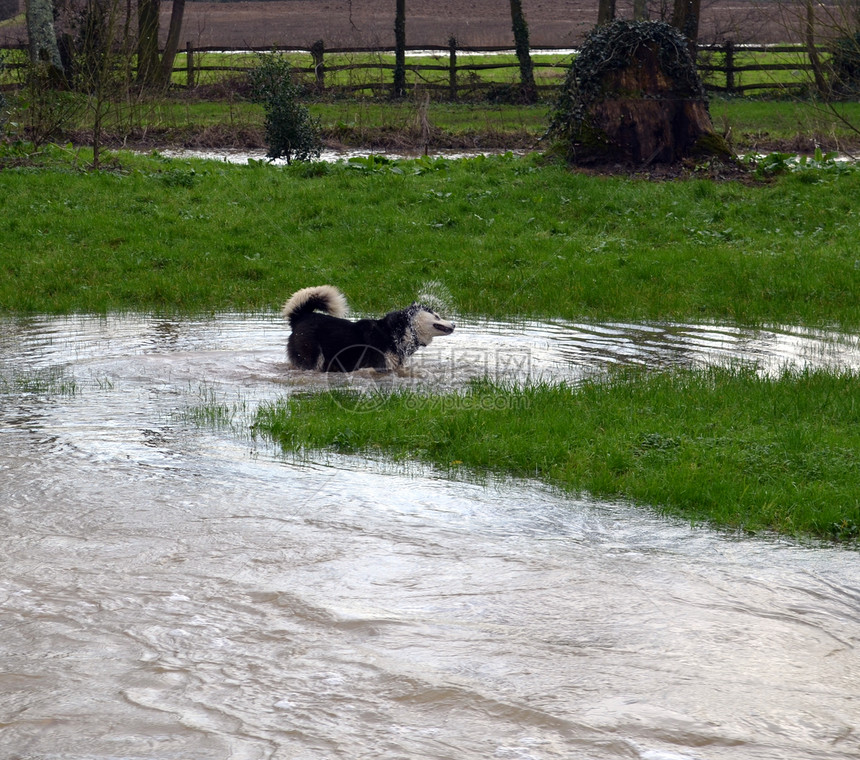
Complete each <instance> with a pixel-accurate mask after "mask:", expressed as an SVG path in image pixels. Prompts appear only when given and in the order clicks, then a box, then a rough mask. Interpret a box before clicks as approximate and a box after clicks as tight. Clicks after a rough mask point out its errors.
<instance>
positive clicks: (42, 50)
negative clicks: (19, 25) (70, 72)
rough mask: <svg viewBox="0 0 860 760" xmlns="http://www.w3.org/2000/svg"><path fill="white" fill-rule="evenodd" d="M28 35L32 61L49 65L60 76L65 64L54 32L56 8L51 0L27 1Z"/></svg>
mask: <svg viewBox="0 0 860 760" xmlns="http://www.w3.org/2000/svg"><path fill="white" fill-rule="evenodd" d="M27 35H28V37H29V39H30V61H31V62H32V63H33V64H36V63H39V62H42V63H47V64H48V65H49V66H50V67H51V68H52V69H54V71H55V72H56V73H57V74H58V75H62V73H63V62H62V60H61V59H60V49H59V47H58V46H57V35H56V33H55V32H54V8H53V5H52V3H51V0H27Z"/></svg>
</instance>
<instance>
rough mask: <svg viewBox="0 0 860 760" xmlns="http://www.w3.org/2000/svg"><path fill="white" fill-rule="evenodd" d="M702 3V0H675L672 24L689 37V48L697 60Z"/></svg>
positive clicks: (691, 54)
mask: <svg viewBox="0 0 860 760" xmlns="http://www.w3.org/2000/svg"><path fill="white" fill-rule="evenodd" d="M701 5H702V2H701V0H675V4H674V6H673V8H672V22H671V23H672V26H674V27H675V28H676V29H677V30H678V31H679V32H681V34H683V35H684V36H685V37H686V38H687V40H688V42H687V48H688V49H689V51H690V57H691V58H692V59H693V60H694V61H695V60H696V43H697V42H698V41H699V13H700V11H701Z"/></svg>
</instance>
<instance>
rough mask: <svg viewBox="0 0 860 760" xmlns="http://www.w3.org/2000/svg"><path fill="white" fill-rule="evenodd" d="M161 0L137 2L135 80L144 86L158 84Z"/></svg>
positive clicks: (141, 0)
mask: <svg viewBox="0 0 860 760" xmlns="http://www.w3.org/2000/svg"><path fill="white" fill-rule="evenodd" d="M160 10H161V0H138V2H137V81H138V84H140V85H142V86H144V87H155V86H157V85H158V84H159V81H158V80H159V76H160V75H161V64H160V62H159V59H158V27H159V12H160Z"/></svg>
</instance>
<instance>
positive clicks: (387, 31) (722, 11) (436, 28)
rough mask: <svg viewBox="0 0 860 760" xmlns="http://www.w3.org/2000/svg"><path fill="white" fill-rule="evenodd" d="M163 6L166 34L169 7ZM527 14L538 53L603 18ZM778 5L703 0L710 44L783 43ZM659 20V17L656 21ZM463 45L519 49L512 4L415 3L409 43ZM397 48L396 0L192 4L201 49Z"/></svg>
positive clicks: (581, 0)
mask: <svg viewBox="0 0 860 760" xmlns="http://www.w3.org/2000/svg"><path fill="white" fill-rule="evenodd" d="M164 5H165V7H164V8H163V11H162V12H163V14H164V16H163V19H162V29H163V30H164V29H166V28H167V24H168V21H169V15H170V10H169V7H170V4H169V3H165V4H164ZM522 5H523V12H524V13H525V16H526V20H527V22H528V25H529V36H530V41H531V44H532V45H533V46H535V47H540V46H547V47H567V46H570V47H574V46H576V45H579V44H580V43H581V42H582V40H583V38H584V36H585V34H586V32H588V30H589V29H591V28H592V27H593V26H594V24H595V22H596V20H597V0H523V2H522ZM617 7H618V16H619V17H626V18H630V17H632V10H631V8H632V0H618V6H617ZM778 14H779V9H778V7H777V4H775V3H773V2H771V3H767V4H762V3H759V2H758V0H711V2H709V1H708V0H704V2H703V10H702V21H701V31H700V34H701V39H702V41H703V42H716V41H725V40H726V39H733V40H735V41H736V42H779V41H785V40H786V39H787V38H788V37H789V36H794V35H790V34H789V30H787V29H786V28H785V27H786V25H785V24H784V23H782V21H781V20H780V18H779V15H778ZM654 17H657V16H654ZM452 36H453V37H455V38H456V39H457V42H458V45H459V46H462V47H499V46H505V45H512V44H513V34H512V32H511V17H510V6H509V4H508V3H507V2H504V1H503V0H409V2H407V3H406V42H407V45H408V46H409V47H413V46H423V45H443V46H444V45H447V44H448V40H449V39H450V38H451V37H452ZM320 39H321V40H323V41H324V42H325V45H326V47H329V48H332V47H355V46H392V45H393V44H394V2H392V0H286V1H285V2H245V3H229V4H224V3H197V2H193V3H188V4H187V5H186V6H185V22H184V34H183V40H184V41H190V42H191V43H192V44H193V45H194V46H195V47H197V46H201V47H208V46H218V45H224V46H227V47H234V46H248V47H261V46H263V47H268V46H273V45H284V46H297V47H298V46H301V47H306V46H310V45H311V44H312V43H313V42H314V41H316V40H320Z"/></svg>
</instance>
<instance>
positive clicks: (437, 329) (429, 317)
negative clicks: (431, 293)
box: [408, 303, 454, 346]
mask: <svg viewBox="0 0 860 760" xmlns="http://www.w3.org/2000/svg"><path fill="white" fill-rule="evenodd" d="M408 311H409V321H410V322H411V324H412V328H413V329H414V330H415V337H416V338H417V339H418V342H419V344H420V345H422V346H428V345H430V341H431V340H433V338H436V337H438V336H439V335H450V334H451V333H452V332H454V323H453V322H449V321H448V320H447V319H442V317H440V316H439V315H438V314H437V313H436V312H435V311H433V310H432V309H430V308H428V307H427V306H424V305H423V304H420V303H413V304H412V306H410V307H409V310H408Z"/></svg>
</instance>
